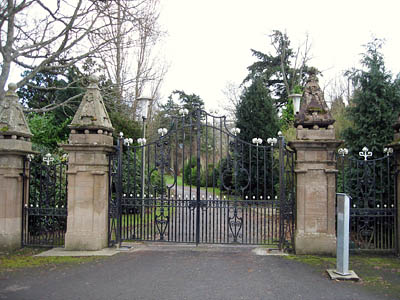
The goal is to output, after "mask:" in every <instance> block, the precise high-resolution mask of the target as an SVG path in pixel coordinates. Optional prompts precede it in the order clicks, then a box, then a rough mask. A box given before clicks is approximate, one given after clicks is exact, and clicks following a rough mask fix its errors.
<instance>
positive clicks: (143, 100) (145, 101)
mask: <svg viewBox="0 0 400 300" xmlns="http://www.w3.org/2000/svg"><path fill="white" fill-rule="evenodd" d="M150 101H151V98H149V97H140V98H138V99H137V102H138V103H137V106H136V107H137V108H138V109H139V112H140V113H139V114H138V118H140V117H141V119H142V133H143V134H142V138H141V139H139V140H138V143H139V144H140V145H141V146H142V209H141V215H142V218H141V223H142V226H144V192H145V191H144V185H145V172H144V170H145V163H146V148H145V144H146V119H147V112H148V108H149V103H150Z"/></svg>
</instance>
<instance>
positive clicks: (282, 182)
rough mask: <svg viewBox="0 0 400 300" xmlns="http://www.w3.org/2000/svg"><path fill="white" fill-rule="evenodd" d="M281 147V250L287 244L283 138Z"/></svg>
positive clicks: (279, 142) (281, 137)
mask: <svg viewBox="0 0 400 300" xmlns="http://www.w3.org/2000/svg"><path fill="white" fill-rule="evenodd" d="M278 145H279V216H280V217H279V220H280V221H279V248H280V249H282V248H283V246H284V243H285V216H284V214H285V210H286V207H285V206H286V186H285V153H284V146H285V141H284V137H283V136H279V138H278Z"/></svg>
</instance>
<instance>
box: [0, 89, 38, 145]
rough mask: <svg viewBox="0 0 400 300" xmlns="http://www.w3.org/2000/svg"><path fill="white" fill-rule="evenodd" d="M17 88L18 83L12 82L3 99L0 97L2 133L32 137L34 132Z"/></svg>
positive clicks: (0, 126)
mask: <svg viewBox="0 0 400 300" xmlns="http://www.w3.org/2000/svg"><path fill="white" fill-rule="evenodd" d="M16 90H17V85H16V84H15V83H10V84H9V85H8V90H7V92H6V93H5V95H4V97H3V99H0V135H1V136H16V137H22V138H30V137H32V133H31V131H30V129H29V126H28V123H27V122H26V119H25V116H24V112H23V110H22V106H21V104H20V103H19V101H18V95H17V93H16Z"/></svg>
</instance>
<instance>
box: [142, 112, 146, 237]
mask: <svg viewBox="0 0 400 300" xmlns="http://www.w3.org/2000/svg"><path fill="white" fill-rule="evenodd" d="M142 120H143V125H142V126H143V127H142V132H143V140H145V139H146V117H143V116H142ZM142 147H143V148H142V209H141V223H142V228H143V230H142V232H143V233H144V228H145V227H144V226H145V224H144V220H145V209H144V193H145V190H144V186H145V164H146V146H145V143H143V145H142Z"/></svg>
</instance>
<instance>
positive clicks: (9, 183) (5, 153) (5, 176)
mask: <svg viewBox="0 0 400 300" xmlns="http://www.w3.org/2000/svg"><path fill="white" fill-rule="evenodd" d="M8 87H9V89H8V91H7V93H6V94H5V96H4V98H3V99H0V249H16V248H20V247H21V231H22V188H23V184H24V182H23V178H22V175H21V174H22V173H23V163H24V157H25V156H26V155H27V154H29V153H33V151H32V143H31V142H30V138H31V136H32V134H31V131H30V130H29V127H28V124H27V122H26V120H25V117H24V113H23V111H22V107H21V105H20V104H19V102H18V96H17V94H16V93H15V91H16V89H17V86H16V85H15V84H9V86H8ZM25 188H26V187H25ZM25 201H26V200H25Z"/></svg>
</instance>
